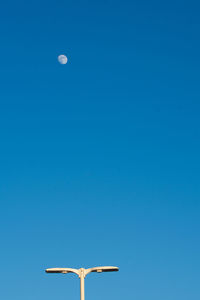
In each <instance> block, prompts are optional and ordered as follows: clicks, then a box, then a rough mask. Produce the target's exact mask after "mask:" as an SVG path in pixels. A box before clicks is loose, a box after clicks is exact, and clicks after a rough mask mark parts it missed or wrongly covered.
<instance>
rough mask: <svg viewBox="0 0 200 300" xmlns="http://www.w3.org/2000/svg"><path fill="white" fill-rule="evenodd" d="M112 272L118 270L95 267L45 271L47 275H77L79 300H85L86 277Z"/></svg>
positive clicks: (117, 269)
mask: <svg viewBox="0 0 200 300" xmlns="http://www.w3.org/2000/svg"><path fill="white" fill-rule="evenodd" d="M113 271H119V268H117V267H95V268H89V269H84V268H80V269H71V268H51V269H46V272H47V273H62V274H67V273H75V274H76V275H78V276H79V278H80V291H81V300H85V289H84V281H85V277H86V275H88V274H89V273H91V272H97V273H102V272H113Z"/></svg>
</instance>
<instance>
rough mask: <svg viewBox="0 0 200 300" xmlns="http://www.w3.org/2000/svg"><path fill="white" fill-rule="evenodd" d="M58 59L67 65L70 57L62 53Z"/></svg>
mask: <svg viewBox="0 0 200 300" xmlns="http://www.w3.org/2000/svg"><path fill="white" fill-rule="evenodd" d="M58 61H59V63H60V64H61V65H66V63H67V61H68V59H67V56H66V55H64V54H61V55H59V56H58Z"/></svg>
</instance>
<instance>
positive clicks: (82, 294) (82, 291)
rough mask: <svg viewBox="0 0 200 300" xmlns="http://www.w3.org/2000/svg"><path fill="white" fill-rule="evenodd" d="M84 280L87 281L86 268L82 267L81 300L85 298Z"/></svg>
mask: <svg viewBox="0 0 200 300" xmlns="http://www.w3.org/2000/svg"><path fill="white" fill-rule="evenodd" d="M84 281H85V272H84V269H83V268H81V269H80V291H81V300H85V287H84Z"/></svg>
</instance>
